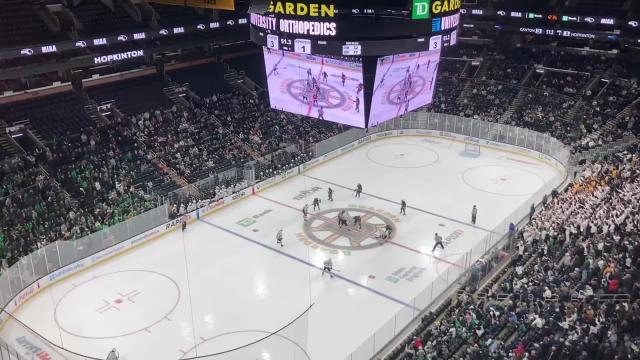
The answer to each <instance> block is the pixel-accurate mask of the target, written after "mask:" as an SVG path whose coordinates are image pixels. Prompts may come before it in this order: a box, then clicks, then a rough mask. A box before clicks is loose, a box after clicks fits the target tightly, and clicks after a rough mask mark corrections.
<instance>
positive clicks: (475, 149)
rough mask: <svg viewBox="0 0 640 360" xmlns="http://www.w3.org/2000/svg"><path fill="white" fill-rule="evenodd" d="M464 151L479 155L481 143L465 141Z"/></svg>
mask: <svg viewBox="0 0 640 360" xmlns="http://www.w3.org/2000/svg"><path fill="white" fill-rule="evenodd" d="M464 152H465V154H469V155H473V156H479V155H480V144H477V143H474V142H469V141H465V142H464Z"/></svg>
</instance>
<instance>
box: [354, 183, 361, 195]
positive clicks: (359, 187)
mask: <svg viewBox="0 0 640 360" xmlns="http://www.w3.org/2000/svg"><path fill="white" fill-rule="evenodd" d="M355 191H356V197H357V198H359V197H360V194H361V193H362V184H358V185H357V186H356V190H355Z"/></svg>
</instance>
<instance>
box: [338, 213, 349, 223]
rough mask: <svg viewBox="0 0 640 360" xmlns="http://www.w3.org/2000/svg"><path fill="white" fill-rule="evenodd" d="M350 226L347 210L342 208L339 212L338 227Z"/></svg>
mask: <svg viewBox="0 0 640 360" xmlns="http://www.w3.org/2000/svg"><path fill="white" fill-rule="evenodd" d="M343 226H349V225H348V224H347V211H346V210H342V211H340V212H339V213H338V227H343Z"/></svg>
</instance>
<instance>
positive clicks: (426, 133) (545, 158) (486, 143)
mask: <svg viewBox="0 0 640 360" xmlns="http://www.w3.org/2000/svg"><path fill="white" fill-rule="evenodd" d="M397 136H419V137H433V138H440V139H445V140H449V141H455V142H459V143H465V142H470V143H474V144H477V145H479V146H480V147H484V148H489V149H493V150H497V151H503V152H508V153H512V154H515V155H519V156H524V157H527V158H530V159H533V160H536V161H539V162H541V163H543V164H545V165H549V166H551V167H552V168H554V169H555V170H557V171H558V172H560V174H562V175H565V174H566V165H565V164H563V163H562V162H560V161H559V160H557V159H556V158H554V157H552V156H549V155H545V154H543V153H541V152H538V151H535V150H530V149H527V148H523V147H520V146H517V145H510V144H504V143H499V142H494V141H490V140H483V139H479V138H475V137H471V136H466V135H460V134H456V133H450V132H447V131H438V130H422V129H405V130H389V131H384V132H379V133H376V134H371V135H367V136H365V137H362V138H360V139H358V140H356V141H354V142H352V143H350V144H347V145H345V146H343V147H341V148H338V149H336V150H332V151H330V152H328V153H326V154H324V155H322V156H319V157H317V158H315V159H312V160H310V161H308V162H306V163H304V164H302V165H300V172H304V171H306V170H308V169H310V168H312V167H315V166H317V165H320V164H322V163H325V162H327V161H329V160H331V159H334V158H336V157H337V156H340V155H342V154H344V153H347V152H349V151H351V150H353V149H357V148H359V147H360V146H362V145H364V144H368V143H370V142H374V141H378V140H382V139H385V138H388V137H397Z"/></svg>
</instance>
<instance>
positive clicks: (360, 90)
mask: <svg viewBox="0 0 640 360" xmlns="http://www.w3.org/2000/svg"><path fill="white" fill-rule="evenodd" d="M361 92H362V83H360V84H358V88H357V89H356V96H358V95H360V93H361Z"/></svg>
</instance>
